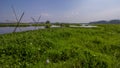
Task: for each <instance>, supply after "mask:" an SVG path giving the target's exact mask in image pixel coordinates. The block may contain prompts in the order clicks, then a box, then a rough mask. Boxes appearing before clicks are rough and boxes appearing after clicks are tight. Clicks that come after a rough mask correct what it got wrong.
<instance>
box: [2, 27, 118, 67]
mask: <svg viewBox="0 0 120 68" xmlns="http://www.w3.org/2000/svg"><path fill="white" fill-rule="evenodd" d="M0 66H1V67H2V68H119V66H120V25H99V27H97V28H50V29H42V30H36V31H27V32H20V33H12V34H5V35H0Z"/></svg>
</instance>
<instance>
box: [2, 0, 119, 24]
mask: <svg viewBox="0 0 120 68" xmlns="http://www.w3.org/2000/svg"><path fill="white" fill-rule="evenodd" d="M11 5H13V6H14V8H15V10H16V13H17V16H18V17H19V16H20V15H21V13H22V12H23V11H24V12H25V15H24V17H23V20H22V22H31V21H32V20H31V17H34V18H35V19H38V17H39V16H40V15H41V16H42V17H41V20H40V21H46V20H50V21H51V22H70V23H88V22H91V21H98V20H111V19H120V0H0V22H6V21H15V16H14V14H13V12H12V9H11Z"/></svg>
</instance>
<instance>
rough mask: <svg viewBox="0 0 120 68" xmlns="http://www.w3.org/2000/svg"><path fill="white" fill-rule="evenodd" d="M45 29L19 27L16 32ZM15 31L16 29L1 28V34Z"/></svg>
mask: <svg viewBox="0 0 120 68" xmlns="http://www.w3.org/2000/svg"><path fill="white" fill-rule="evenodd" d="M44 28H45V27H44V26H37V27H34V26H30V27H18V28H17V29H16V32H22V31H29V30H37V29H44ZM14 29H15V27H0V34H6V33H12V32H13V30H14Z"/></svg>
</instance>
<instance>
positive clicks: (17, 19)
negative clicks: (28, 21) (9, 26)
mask: <svg viewBox="0 0 120 68" xmlns="http://www.w3.org/2000/svg"><path fill="white" fill-rule="evenodd" d="M11 8H12V10H13V13H14V15H15V18H16V21H17V22H16V24H17V25H16V27H15V29H14V30H13V32H16V30H17V28H18V27H19V24H20V22H21V20H22V18H23V16H24V12H23V13H22V15H21V16H20V18H18V17H17V14H16V11H15V9H14V6H11ZM19 29H20V28H19ZM20 30H21V29H20Z"/></svg>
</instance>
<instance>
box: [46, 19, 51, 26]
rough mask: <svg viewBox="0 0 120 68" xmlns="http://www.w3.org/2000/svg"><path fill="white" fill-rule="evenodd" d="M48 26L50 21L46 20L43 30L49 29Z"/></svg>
mask: <svg viewBox="0 0 120 68" xmlns="http://www.w3.org/2000/svg"><path fill="white" fill-rule="evenodd" d="M50 26H51V24H50V21H48V20H47V21H46V22H45V28H50Z"/></svg>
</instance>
